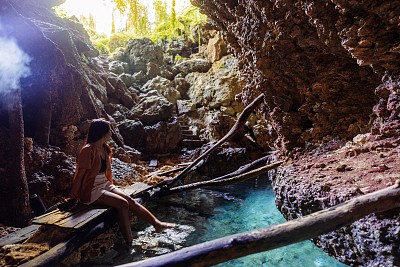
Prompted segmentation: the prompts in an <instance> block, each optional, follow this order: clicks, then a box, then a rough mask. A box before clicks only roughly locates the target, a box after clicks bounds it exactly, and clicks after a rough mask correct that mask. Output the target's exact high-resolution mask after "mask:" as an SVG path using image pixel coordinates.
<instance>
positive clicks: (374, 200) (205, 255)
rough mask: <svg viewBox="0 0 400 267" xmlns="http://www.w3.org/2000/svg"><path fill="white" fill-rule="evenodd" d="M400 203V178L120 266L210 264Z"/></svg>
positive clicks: (287, 242)
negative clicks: (284, 218) (297, 214)
mask: <svg viewBox="0 0 400 267" xmlns="http://www.w3.org/2000/svg"><path fill="white" fill-rule="evenodd" d="M399 207H400V180H398V181H397V182H396V184H395V185H393V186H391V187H388V188H385V189H382V190H379V191H376V192H373V193H369V194H367V195H363V196H360V197H356V198H354V199H351V200H348V201H346V202H344V203H342V204H339V205H337V206H334V207H331V208H328V209H326V210H321V211H318V212H315V213H312V214H310V215H307V216H304V217H302V218H299V219H295V220H291V221H288V222H285V223H282V224H278V225H273V226H270V227H266V228H262V229H258V230H253V231H248V232H245V233H240V234H236V235H230V236H226V237H222V238H219V239H216V240H212V241H208V242H204V243H201V244H198V245H194V246H191V247H187V248H183V249H181V250H178V251H175V252H172V253H168V254H165V255H162V256H158V257H154V258H150V259H147V260H143V261H139V262H133V263H128V264H124V265H120V266H119V267H161V266H163V267H166V266H171V267H172V266H173V267H179V266H182V267H183V266H184V267H188V266H196V267H200V266H211V265H215V264H218V263H221V262H225V261H229V260H232V259H236V258H240V257H243V256H246V255H250V254H254V253H259V252H263V251H268V250H272V249H275V248H279V247H283V246H287V245H291V244H294V243H298V242H302V241H304V240H308V239H311V238H313V237H317V236H320V235H322V234H326V233H328V232H331V231H333V230H336V229H339V228H341V227H343V226H346V225H349V224H351V223H353V222H355V221H357V220H359V219H361V218H363V217H365V216H367V215H368V214H371V213H380V212H384V211H387V210H390V209H394V208H399Z"/></svg>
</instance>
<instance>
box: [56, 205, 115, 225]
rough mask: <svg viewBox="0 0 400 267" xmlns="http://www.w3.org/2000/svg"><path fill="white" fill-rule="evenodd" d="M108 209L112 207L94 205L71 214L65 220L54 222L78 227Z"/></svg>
mask: <svg viewBox="0 0 400 267" xmlns="http://www.w3.org/2000/svg"><path fill="white" fill-rule="evenodd" d="M108 209H110V208H107V207H96V206H92V207H90V208H89V209H86V210H82V211H81V212H79V213H75V214H73V215H72V216H69V217H67V218H65V219H64V220H61V221H58V222H57V223H54V224H55V225H57V226H60V227H65V228H75V229H78V228H80V227H82V226H84V225H85V224H87V223H88V222H90V221H91V220H93V219H95V218H96V217H98V216H99V215H101V214H102V213H104V212H105V211H107V210H108Z"/></svg>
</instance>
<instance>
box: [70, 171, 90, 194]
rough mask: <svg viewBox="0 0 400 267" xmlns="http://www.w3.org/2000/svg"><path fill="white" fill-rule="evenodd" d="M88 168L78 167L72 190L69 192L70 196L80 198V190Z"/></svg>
mask: <svg viewBox="0 0 400 267" xmlns="http://www.w3.org/2000/svg"><path fill="white" fill-rule="evenodd" d="M85 172H86V169H80V168H78V173H77V174H76V175H75V179H74V180H73V182H72V188H71V192H70V193H69V197H70V198H75V199H78V198H79V191H80V190H81V185H82V179H83V176H84V175H85Z"/></svg>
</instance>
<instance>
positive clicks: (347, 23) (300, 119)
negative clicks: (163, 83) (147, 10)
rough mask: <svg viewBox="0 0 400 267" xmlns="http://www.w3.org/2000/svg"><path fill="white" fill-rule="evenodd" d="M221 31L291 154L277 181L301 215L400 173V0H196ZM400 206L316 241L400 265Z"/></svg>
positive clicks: (292, 211) (363, 260)
mask: <svg viewBox="0 0 400 267" xmlns="http://www.w3.org/2000/svg"><path fill="white" fill-rule="evenodd" d="M192 2H193V3H194V4H195V5H197V6H199V7H200V8H201V10H202V12H204V13H205V14H207V15H208V16H209V17H210V18H211V19H212V20H213V22H214V23H215V25H217V26H218V27H219V29H221V31H222V32H223V36H224V39H225V40H226V42H227V43H228V47H229V48H230V49H231V51H233V52H234V54H235V56H236V57H237V58H238V60H239V65H240V69H241V72H242V74H243V75H244V77H245V81H246V88H245V89H244V90H243V92H242V95H241V99H242V100H243V101H244V102H249V101H250V100H251V99H254V97H256V96H257V95H258V94H260V93H265V95H266V96H267V99H266V101H265V103H264V106H263V107H262V108H261V109H260V111H259V112H260V113H262V114H263V116H264V118H265V120H267V121H269V122H270V123H271V125H272V126H273V132H274V134H273V135H271V136H275V138H273V139H272V140H270V141H271V142H270V144H271V145H273V146H274V147H275V148H276V149H277V151H279V153H280V154H281V155H287V156H289V159H288V160H287V164H286V166H285V167H283V168H281V169H280V171H279V172H278V175H277V177H276V178H275V179H274V181H273V182H274V188H275V192H276V196H277V199H276V201H277V205H278V207H279V208H280V209H281V211H282V212H283V214H285V216H286V217H287V218H296V217H299V216H302V215H305V214H309V213H311V212H314V211H316V210H320V209H322V208H325V207H328V206H332V205H335V204H337V203H340V202H342V201H344V200H346V199H348V198H351V197H352V196H355V195H359V194H364V193H366V192H371V191H374V190H376V189H379V188H383V187H385V186H387V185H390V184H392V183H393V182H394V180H395V179H398V178H399V176H398V167H397V166H399V157H398V152H399V147H398V146H399V116H398V114H399V111H400V109H399V108H400V105H399V103H400V102H399V96H398V94H399V89H400V88H399V63H400V61H399V60H400V55H399V45H400V42H399V41H400V33H399V31H398V29H399V23H400V20H399V14H400V3H399V2H398V1H350V0H349V1H346V0H344V1H342V0H338V1H336V0H324V1H312V0H311V1H295V0H287V1H286V0H280V1H258V0H249V1H237V0H227V1H221V0H211V1H202V0H193V1H192ZM399 217H400V216H399V212H398V211H393V212H391V213H390V214H373V215H370V216H368V217H367V218H365V219H363V220H360V221H358V222H356V223H354V224H352V225H350V226H348V227H345V228H343V229H341V230H339V231H336V232H334V233H331V234H329V235H326V236H323V237H320V238H318V239H316V240H315V241H316V243H318V244H319V245H320V246H321V247H323V248H324V249H325V251H327V252H329V253H330V254H331V255H333V256H335V257H337V258H338V259H340V260H341V261H343V262H345V263H347V264H350V265H355V266H358V265H363V266H399V265H400V256H399V255H400V250H399V244H400V240H399V235H398V231H399V225H398V221H399Z"/></svg>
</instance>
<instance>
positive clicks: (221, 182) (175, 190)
mask: <svg viewBox="0 0 400 267" xmlns="http://www.w3.org/2000/svg"><path fill="white" fill-rule="evenodd" d="M281 164H282V161H278V162H275V163H272V164H269V165H266V166H263V167H260V168H257V169H255V170H251V171H247V172H245V173H241V174H238V175H236V176H232V177H227V178H224V179H221V177H218V178H215V179H212V180H208V181H202V182H197V183H192V184H188V185H182V186H177V187H174V188H171V189H170V190H168V191H166V192H163V193H162V196H165V195H170V194H174V193H179V192H182V191H187V190H192V189H195V188H199V187H204V186H221V185H227V184H232V183H236V182H241V181H245V180H248V179H250V178H253V177H256V176H259V175H260V174H263V173H265V172H267V171H270V170H272V169H275V168H277V167H278V166H279V165H281Z"/></svg>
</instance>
